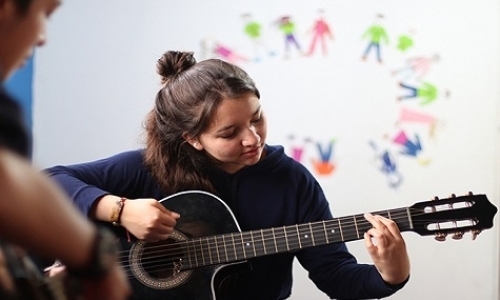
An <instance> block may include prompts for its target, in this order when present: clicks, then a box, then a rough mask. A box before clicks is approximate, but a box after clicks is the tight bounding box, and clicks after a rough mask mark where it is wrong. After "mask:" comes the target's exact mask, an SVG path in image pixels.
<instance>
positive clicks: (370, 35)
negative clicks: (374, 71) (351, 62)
mask: <svg viewBox="0 0 500 300" xmlns="http://www.w3.org/2000/svg"><path fill="white" fill-rule="evenodd" d="M383 19H384V15H382V14H377V15H376V21H375V23H374V24H373V25H371V26H370V27H369V28H368V29H367V30H366V31H365V33H364V34H363V38H364V39H367V40H368V46H367V47H366V49H365V52H364V53H363V56H362V57H361V58H362V59H363V60H366V59H367V58H368V55H369V54H370V52H371V51H372V49H375V54H376V56H377V61H378V62H379V63H382V49H381V45H380V44H381V43H384V44H389V37H388V35H387V32H386V31H385V28H384V27H383V26H382V25H381V22H382V20H383Z"/></svg>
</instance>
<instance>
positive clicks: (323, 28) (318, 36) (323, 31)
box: [307, 9, 334, 56]
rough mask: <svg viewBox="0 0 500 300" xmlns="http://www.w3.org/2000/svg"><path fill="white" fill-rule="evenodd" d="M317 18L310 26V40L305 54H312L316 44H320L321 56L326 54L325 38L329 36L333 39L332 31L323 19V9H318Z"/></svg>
mask: <svg viewBox="0 0 500 300" xmlns="http://www.w3.org/2000/svg"><path fill="white" fill-rule="evenodd" d="M318 14H319V16H318V18H317V19H316V21H315V22H314V26H313V28H312V34H313V37H312V40H311V44H310V45H309V50H308V51H307V55H308V56H311V55H313V54H314V50H315V49H316V45H317V44H321V50H322V51H323V56H326V55H327V54H328V45H327V42H326V38H329V39H330V40H332V41H333V39H334V35H333V32H332V30H331V28H330V26H329V25H328V23H327V22H326V20H325V17H324V14H325V11H324V10H323V9H319V10H318Z"/></svg>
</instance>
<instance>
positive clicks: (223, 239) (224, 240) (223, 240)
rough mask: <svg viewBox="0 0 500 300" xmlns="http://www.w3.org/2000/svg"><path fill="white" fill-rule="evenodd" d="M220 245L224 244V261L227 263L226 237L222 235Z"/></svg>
mask: <svg viewBox="0 0 500 300" xmlns="http://www.w3.org/2000/svg"><path fill="white" fill-rule="evenodd" d="M222 243H223V244H224V253H225V254H226V261H229V256H228V254H227V246H226V235H222Z"/></svg>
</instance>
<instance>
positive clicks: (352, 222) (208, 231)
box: [120, 190, 497, 300]
mask: <svg viewBox="0 0 500 300" xmlns="http://www.w3.org/2000/svg"><path fill="white" fill-rule="evenodd" d="M160 202H161V204H162V205H164V206H165V207H166V208H168V209H169V210H172V211H176V212H178V213H180V214H181V216H182V217H181V218H180V219H179V220H178V222H177V225H176V227H175V230H174V233H173V234H172V235H171V237H170V238H169V239H167V240H165V241H160V242H157V243H150V242H146V241H143V240H135V241H130V240H127V239H126V238H125V237H124V238H123V239H122V238H120V241H121V246H122V247H123V249H124V257H123V261H122V262H123V264H124V266H125V267H126V270H127V272H128V273H129V275H130V277H131V284H132V286H133V289H134V299H169V300H181V299H182V300H191V299H193V300H194V299H196V300H200V299H201V300H204V299H207V300H216V299H218V300H219V299H223V298H224V297H223V294H224V287H225V284H224V282H225V278H227V277H228V275H230V274H232V273H233V272H234V271H235V269H238V268H244V267H245V265H246V264H247V262H248V260H250V259H252V258H255V257H261V256H266V255H272V254H277V253H284V252H291V251H297V250H300V249H304V248H308V247H315V246H321V245H325V244H330V243H338V242H349V241H354V240H359V239H362V238H363V234H364V232H366V231H367V230H368V229H370V228H371V227H372V225H371V224H370V223H369V222H368V221H366V220H365V218H364V217H363V214H358V215H352V216H346V217H341V218H335V219H331V220H325V221H319V222H312V223H306V224H297V225H291V226H282V227H275V228H266V229H259V230H252V231H244V232H242V231H241V230H240V227H239V225H238V222H237V221H236V219H235V217H234V215H233V213H232V212H231V210H230V208H229V207H228V206H227V205H226V204H225V203H224V201H222V200H221V199H220V198H218V197H216V196H215V195H212V194H210V193H207V192H203V191H196V190H195V191H186V192H181V193H177V194H174V195H172V196H169V197H167V198H165V199H162V200H160ZM496 212H497V208H496V207H495V206H494V205H493V204H491V203H490V202H489V201H488V199H487V197H486V196H485V195H472V194H471V193H470V194H469V195H467V196H458V197H457V196H454V195H453V196H452V197H450V198H447V199H437V198H435V199H434V200H431V201H424V202H419V203H415V204H414V205H412V206H409V207H402V208H396V209H389V210H384V211H377V212H372V213H373V214H378V215H382V216H384V217H386V218H389V219H391V220H393V221H394V222H395V223H396V224H397V225H398V227H399V229H400V231H401V232H403V231H413V232H416V233H418V234H420V235H422V236H426V235H434V236H435V238H436V239H437V240H439V241H443V240H444V239H445V238H446V235H447V234H452V238H454V239H460V238H462V236H463V235H464V234H465V232H471V234H472V238H474V239H475V238H476V237H477V235H478V234H479V233H480V232H481V231H482V230H483V229H488V228H491V227H492V226H493V218H494V216H495V214H496Z"/></svg>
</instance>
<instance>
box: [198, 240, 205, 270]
mask: <svg viewBox="0 0 500 300" xmlns="http://www.w3.org/2000/svg"><path fill="white" fill-rule="evenodd" d="M198 240H199V242H200V252H201V263H202V265H205V250H206V249H205V247H204V246H203V241H202V239H198Z"/></svg>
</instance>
